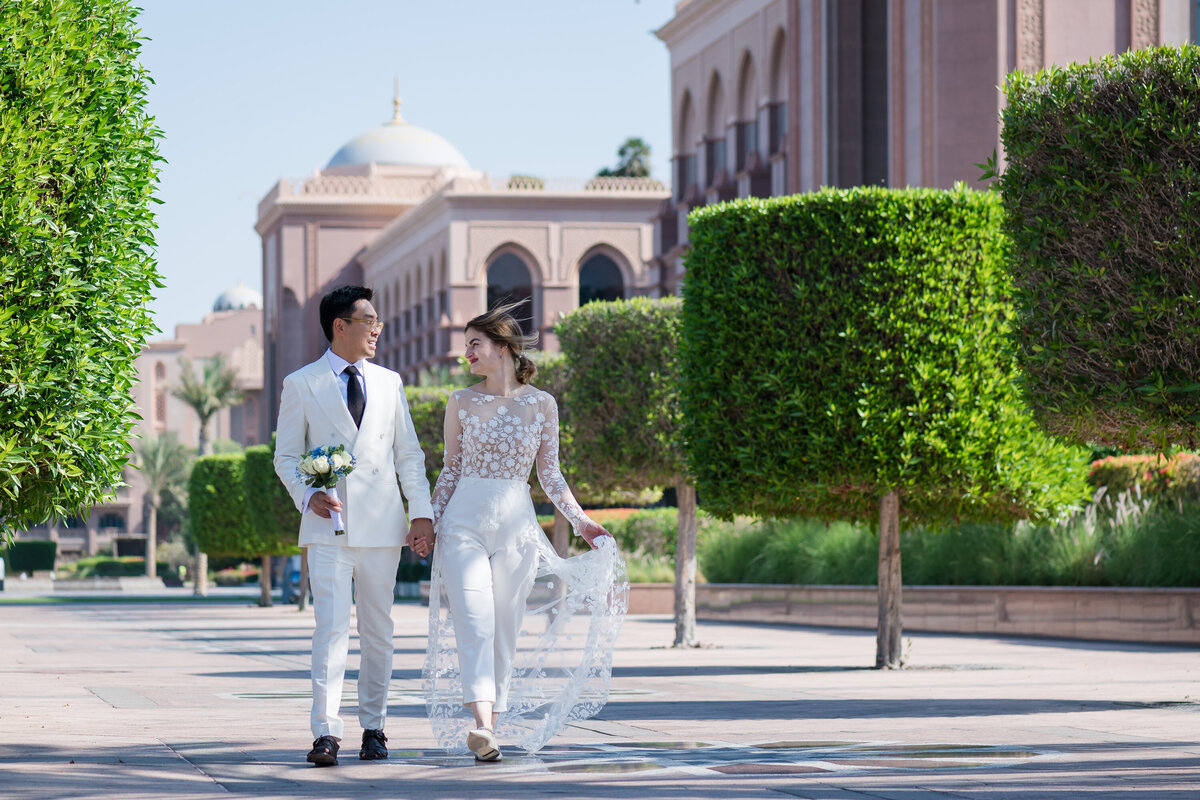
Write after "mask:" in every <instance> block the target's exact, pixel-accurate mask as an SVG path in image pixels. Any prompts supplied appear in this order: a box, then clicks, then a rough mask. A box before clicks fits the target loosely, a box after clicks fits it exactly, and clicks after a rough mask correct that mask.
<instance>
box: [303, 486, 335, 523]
mask: <svg viewBox="0 0 1200 800" xmlns="http://www.w3.org/2000/svg"><path fill="white" fill-rule="evenodd" d="M308 510H309V511H311V512H313V513H314V514H316V515H317V516H318V517H322V518H323V519H330V512H333V511H336V512H338V513H339V514H340V513H341V512H342V501H341V500H334V499H333V498H332V497H330V496H329V495H327V494H325V493H324V492H315V493H314V494H313V496H312V497H310V498H309V500H308Z"/></svg>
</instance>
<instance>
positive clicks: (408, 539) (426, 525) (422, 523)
mask: <svg viewBox="0 0 1200 800" xmlns="http://www.w3.org/2000/svg"><path fill="white" fill-rule="evenodd" d="M404 543H405V544H406V545H408V546H409V548H410V549H411V550H412V551H413V552H414V553H416V554H417V555H419V556H420V557H421V558H425V556H427V555H429V552H430V551H431V550H432V549H433V520H430V519H425V518H424V517H421V518H419V519H414V520H413V521H412V522H411V523H409V526H408V536H405V537H404Z"/></svg>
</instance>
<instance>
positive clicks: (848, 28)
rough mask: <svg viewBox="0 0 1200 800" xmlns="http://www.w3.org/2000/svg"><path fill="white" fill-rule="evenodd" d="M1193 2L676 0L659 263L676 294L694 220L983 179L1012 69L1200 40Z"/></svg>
mask: <svg viewBox="0 0 1200 800" xmlns="http://www.w3.org/2000/svg"><path fill="white" fill-rule="evenodd" d="M1198 7H1200V4H1198V3H1197V1H1196V0H681V1H680V2H678V3H677V4H676V6H675V16H674V17H673V18H672V19H671V20H670V21H668V22H667V23H666V24H665V25H663V26H662V27H661V28H660V29H659V30H658V31H657V34H658V37H659V38H660V39H662V41H663V42H664V43H665V44H666V46H667V48H668V50H669V51H670V55H671V98H672V105H671V115H672V122H673V136H674V142H673V148H674V151H673V152H674V159H673V164H674V175H673V177H674V192H673V194H672V197H671V200H670V202H666V203H663V205H662V206H661V207H660V209H659V210H658V212H657V214H656V218H655V231H656V246H655V259H654V263H653V265H652V267H651V269H652V271H653V272H655V273H656V274H657V278H658V280H657V283H658V288H659V290H660V291H661V292H663V293H670V292H676V291H678V289H679V282H680V278H681V276H682V273H683V264H682V255H683V252H684V250H685V247H686V244H687V222H686V216H687V212H688V211H689V210H691V209H692V208H695V207H697V206H699V205H703V204H705V203H711V202H715V201H718V200H725V199H729V198H733V197H747V196H770V195H783V194H794V193H796V192H807V191H812V190H815V189H818V188H820V187H822V186H859V185H864V184H874V185H883V186H935V187H943V188H945V187H949V186H951V185H953V184H954V183H955V182H956V181H967V182H968V183H975V182H977V180H978V178H979V175H980V169H979V168H978V167H976V166H975V165H976V164H978V163H981V162H983V161H985V160H986V159H987V158H988V157H989V156H991V155H992V154H993V152H996V153H998V154H999V156H1000V157H1001V159H1002V158H1003V153H1002V152H1001V147H1000V127H999V113H1000V108H1001V105H1002V102H1003V96H1002V94H1001V92H1000V90H999V88H998V87H999V86H1000V85H1001V84H1002V83H1003V80H1004V76H1005V75H1007V74H1008V73H1009V72H1012V71H1013V70H1017V69H1020V70H1025V71H1036V70H1038V69H1041V68H1043V67H1046V66H1049V65H1053V64H1067V63H1070V62H1077V61H1086V60H1088V59H1090V58H1095V57H1098V56H1102V55H1105V54H1108V53H1114V52H1121V51H1124V50H1128V49H1130V48H1135V49H1136V48H1140V47H1147V46H1152V45H1159V44H1177V43H1182V42H1186V41H1195V40H1196V31H1197V16H1198V14H1197V10H1198Z"/></svg>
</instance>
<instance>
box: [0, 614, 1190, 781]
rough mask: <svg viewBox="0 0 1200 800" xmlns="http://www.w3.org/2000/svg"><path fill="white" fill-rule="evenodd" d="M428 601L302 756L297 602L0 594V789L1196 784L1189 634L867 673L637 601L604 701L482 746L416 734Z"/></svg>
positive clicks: (805, 640) (796, 632) (954, 646)
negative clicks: (336, 734) (548, 730)
mask: <svg viewBox="0 0 1200 800" xmlns="http://www.w3.org/2000/svg"><path fill="white" fill-rule="evenodd" d="M11 594H12V593H11V592H9V593H7V594H0V599H3V598H5V597H10V596H11ZM425 613H426V609H425V608H423V607H422V606H419V605H416V604H397V605H396V606H395V609H394V613H393V616H394V617H395V620H396V648H397V649H396V663H395V674H394V679H393V682H392V693H391V702H390V712H389V713H390V719H389V721H388V726H387V734H388V736H389V743H388V744H389V747H390V748H391V758H390V759H389V760H388V761H386V762H363V761H359V760H358V758H357V751H358V738H359V728H358V725H357V720H356V719H355V715H354V711H355V709H354V702H355V698H354V695H353V691H352V690H353V681H352V680H351V681H348V683H347V695H346V697H345V705H344V707H343V715H344V716H345V718H346V720H347V725H346V732H347V740H346V742H344V745H345V746H344V747H343V750H342V754H341V765H340V766H338V767H335V768H315V767H312V766H310V765H308V764H306V763H305V762H304V754H305V752H306V751H307V750H308V748H309V747H310V746H311V736H310V735H309V732H308V705H309V683H308V648H309V637H310V635H311V631H312V622H313V620H312V613H311V611H306V612H298V611H297V609H296V607H295V606H276V607H274V608H258V607H255V606H253V605H252V604H251V603H250V602H249V601H248V600H246V599H237V598H225V599H212V598H210V599H208V600H204V601H190V600H188V599H187V598H186V595H184V594H179V595H175V596H169V595H163V596H162V597H161V599H159V600H157V601H139V602H92V601H84V600H80V599H74V600H73V601H71V602H61V601H60V602H38V603H30V604H0V797H2V798H5V800H9V799H10V798H11V799H13V800H16V799H17V798H20V799H21V800H25V799H26V798H29V799H30V800H32V799H33V798H126V797H130V798H150V797H170V798H214V797H221V796H228V795H234V796H251V797H263V798H266V797H272V798H294V797H321V798H393V797H396V798H408V797H412V798H457V797H470V798H491V797H495V798H514V799H515V798H543V797H554V798H572V797H579V798H593V797H622V798H634V799H637V798H649V799H651V800H653V799H655V798H709V797H711V798H738V799H739V800H740V799H741V798H779V799H783V798H792V797H799V798H819V799H820V800H842V799H843V798H845V799H846V800H849V799H850V798H855V799H860V798H896V799H897V800H900V799H907V798H979V799H980V800H982V799H983V798H1005V800H1024V798H1054V799H1055V800H1058V799H1059V798H1071V797H1088V798H1126V797H1129V798H1170V799H1171V800H1184V799H1185V798H1186V799H1187V800H1195V798H1198V797H1200V651H1197V650H1196V649H1190V648H1182V647H1170V646H1151V645H1147V646H1138V645H1127V644H1120V645H1118V644H1104V643H1095V642H1073V641H1062V640H1036V639H997V638H982V637H971V636H950V635H929V634H914V635H912V636H911V637H906V658H907V668H906V669H904V670H902V671H894V672H881V671H876V670H873V669H869V667H870V665H871V664H872V663H873V660H874V651H875V642H874V635H873V633H871V632H868V631H851V630H837V629H828V628H825V629H821V628H799V627H784V626H771V625H752V624H731V623H701V625H700V635H701V639H702V641H703V643H704V646H703V647H701V648H698V649H693V650H683V651H681V650H674V649H671V648H670V647H668V646H667V645H669V644H670V641H671V637H672V632H673V626H672V622H671V620H670V618H668V617H662V616H640V617H632V618H630V619H629V620H628V621H627V623H626V625H625V628H624V630H623V631H622V635H621V638H620V640H619V644H618V650H617V653H616V655H615V670H614V678H613V691H612V699H611V702H610V703H609V704H608V706H607V707H606V708H605V709H604V710H603V711H602V712H601V714H600V715H599V717H598V718H596V719H593V720H587V721H584V722H580V723H578V724H576V725H573V726H571V727H569V728H567V729H566V730H565V731H564V732H563V734H562V735H560V736H559V737H558V738H557V739H555V740H553V741H552V742H551V745H550V746H549V747H547V748H546V749H545V750H544V751H542V752H540V753H538V754H537V755H536V756H527V755H523V754H521V753H520V752H519V751H515V750H506V751H505V758H504V761H503V762H501V763H500V764H476V763H474V761H473V760H472V759H471V758H470V757H462V756H451V755H447V754H446V753H445V752H444V751H441V750H439V749H436V748H434V747H432V739H431V732H430V728H429V724H428V723H427V721H426V719H425V716H424V707H423V705H422V701H421V695H420V689H421V681H420V668H421V661H422V658H423V655H424V644H425V637H424V630H425V625H426V618H425ZM351 648H352V653H351V661H350V667H351V670H353V669H354V668H355V667H356V666H357V641H356V640H352V642H351ZM353 674H354V673H353V671H352V672H351V675H350V677H351V678H352V677H353Z"/></svg>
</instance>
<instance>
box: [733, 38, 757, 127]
mask: <svg viewBox="0 0 1200 800" xmlns="http://www.w3.org/2000/svg"><path fill="white" fill-rule="evenodd" d="M738 73H739V74H738V93H737V118H738V121H740V122H745V121H746V120H749V119H753V118H754V115H755V113H756V112H757V111H758V101H757V97H758V74H757V72H756V70H755V69H754V57H753V56H751V55H750V51H749V50H746V51H744V52H743V53H742V63H741V66H740V67H739V70H738Z"/></svg>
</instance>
